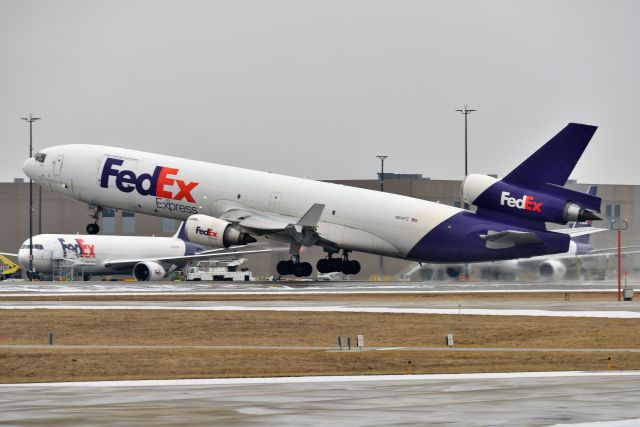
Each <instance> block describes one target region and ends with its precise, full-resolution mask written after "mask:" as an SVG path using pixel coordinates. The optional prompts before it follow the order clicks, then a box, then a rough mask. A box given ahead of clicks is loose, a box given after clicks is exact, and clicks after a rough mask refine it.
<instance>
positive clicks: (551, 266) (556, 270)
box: [538, 259, 567, 280]
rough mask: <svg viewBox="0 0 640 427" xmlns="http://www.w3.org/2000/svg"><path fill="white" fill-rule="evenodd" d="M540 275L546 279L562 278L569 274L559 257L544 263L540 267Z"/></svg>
mask: <svg viewBox="0 0 640 427" xmlns="http://www.w3.org/2000/svg"><path fill="white" fill-rule="evenodd" d="M538 271H539V272H540V275H541V276H542V277H544V278H546V279H555V280H560V279H564V276H566V275H567V267H566V266H565V265H564V264H563V263H562V262H561V261H558V260H557V259H550V260H547V261H545V262H543V263H542V264H540V267H539V269H538Z"/></svg>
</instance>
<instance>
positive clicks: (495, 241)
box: [480, 230, 542, 249]
mask: <svg viewBox="0 0 640 427" xmlns="http://www.w3.org/2000/svg"><path fill="white" fill-rule="evenodd" d="M480 238H481V239H484V240H485V241H486V242H487V243H486V246H487V248H489V249H505V248H511V247H513V246H516V245H531V244H533V243H540V242H542V239H540V237H538V235H537V234H536V233H534V232H532V231H516V230H506V231H492V230H489V231H488V232H487V234H481V235H480Z"/></svg>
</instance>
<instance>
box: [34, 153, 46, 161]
mask: <svg viewBox="0 0 640 427" xmlns="http://www.w3.org/2000/svg"><path fill="white" fill-rule="evenodd" d="M33 158H34V159H36V162H39V163H44V159H46V158H47V155H46V154H44V153H36V155H35V156H33Z"/></svg>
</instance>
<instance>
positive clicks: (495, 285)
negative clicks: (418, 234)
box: [0, 281, 617, 296]
mask: <svg viewBox="0 0 640 427" xmlns="http://www.w3.org/2000/svg"><path fill="white" fill-rule="evenodd" d="M616 288H617V282H613V281H595V282H574V281H565V282H531V283H522V282H359V281H344V282H312V281H282V282H170V281H158V282H97V281H89V282H12V281H5V282H0V296H14V295H16V296H17V295H43V296H44V295H73V294H78V295H86V294H91V295H95V294H101V295H102V294H107V295H136V294H140V293H144V294H150V293H152V294H157V295H173V294H238V295H245V294H246V295H253V294H265V295H279V294H291V293H296V294H343V293H354V294H358V293H380V294H385V293H393V294H396V293H450V292H501V293H509V292H541V291H545V292H569V291H591V292H611V291H614V290H616Z"/></svg>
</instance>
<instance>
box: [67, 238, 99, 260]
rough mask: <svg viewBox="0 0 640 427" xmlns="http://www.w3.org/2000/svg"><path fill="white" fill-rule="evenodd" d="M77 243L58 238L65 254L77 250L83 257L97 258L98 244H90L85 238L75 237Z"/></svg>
mask: <svg viewBox="0 0 640 427" xmlns="http://www.w3.org/2000/svg"><path fill="white" fill-rule="evenodd" d="M74 240H75V241H76V243H67V242H66V241H65V240H64V239H62V238H58V241H59V242H60V244H61V245H62V250H63V251H64V254H65V255H67V251H68V252H75V253H77V254H78V255H80V256H81V257H85V258H95V257H96V251H95V248H96V245H90V244H88V243H85V242H84V240H83V239H74Z"/></svg>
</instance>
